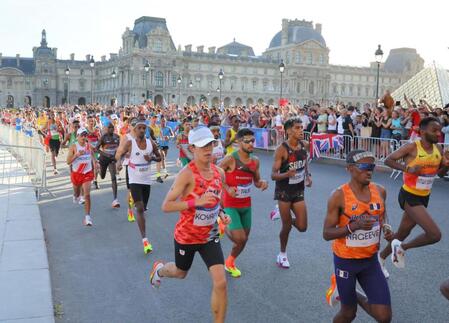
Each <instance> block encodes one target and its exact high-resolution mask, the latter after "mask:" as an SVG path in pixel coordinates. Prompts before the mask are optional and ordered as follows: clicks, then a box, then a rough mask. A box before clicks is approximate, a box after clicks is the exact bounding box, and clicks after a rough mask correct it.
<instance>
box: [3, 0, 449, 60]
mask: <svg viewBox="0 0 449 323" xmlns="http://www.w3.org/2000/svg"><path fill="white" fill-rule="evenodd" d="M444 3H445V2H444V1H436V0H426V1H416V0H409V1H404V0H394V1H392V0H389V1H386V0H377V1H362V0H358V1H356V0H334V1H331V0H327V1H324V0H312V1H310V0H309V1H302V0H288V1H287V0H285V1H283V0H279V1H266V0H259V1H244V0H226V1H215V0H190V1H185V0H184V1H174V0H158V1H153V0H126V1H117V0H109V1H106V0H0V53H2V54H3V56H15V55H16V54H20V55H21V56H23V57H32V48H33V46H39V43H40V38H41V31H42V29H44V28H45V29H46V31H47V41H48V46H49V47H57V48H58V58H60V59H68V58H69V56H70V54H71V53H75V58H76V59H84V58H85V56H86V55H87V54H92V55H94V57H95V59H96V60H100V57H101V56H102V55H107V57H109V53H116V52H118V50H119V48H120V47H121V45H122V40H121V36H122V34H123V32H124V31H125V29H126V27H129V28H130V29H132V28H133V25H134V20H136V19H137V18H139V17H141V16H152V17H162V18H165V19H166V21H167V26H168V29H169V31H170V34H171V36H172V39H173V42H174V43H175V45H176V47H178V45H181V46H182V48H184V46H185V45H188V44H192V45H193V49H194V50H196V46H200V45H204V47H205V50H207V47H210V46H216V47H220V46H223V45H225V44H227V43H230V42H232V40H233V38H235V39H236V41H238V42H240V43H243V44H246V45H249V46H252V47H253V49H254V51H255V53H256V55H261V54H262V53H263V51H264V50H265V49H267V48H268V46H269V43H270V41H271V39H272V38H273V36H274V35H275V34H276V33H277V32H278V31H280V30H281V24H282V19H283V18H287V19H299V20H302V19H305V20H309V21H313V22H314V23H321V24H322V25H323V27H322V34H323V36H324V39H325V40H326V44H327V47H328V48H329V49H330V54H329V57H330V63H331V64H338V65H351V66H368V65H369V62H372V61H374V52H375V50H376V49H377V45H378V44H381V46H382V49H383V51H384V53H385V55H384V60H385V59H386V58H387V56H388V52H389V51H390V50H391V49H393V48H399V47H412V48H416V49H417V51H418V53H419V54H420V55H421V57H423V58H424V60H425V64H426V65H429V64H431V63H432V62H434V61H435V62H436V63H437V64H438V65H441V66H443V67H445V68H449V49H448V46H449V33H448V32H447V29H448V28H447V23H446V21H447V7H448V6H449V5H448V4H446V5H445V4H444ZM445 23H446V24H445ZM440 38H443V39H442V40H441V39H440Z"/></svg>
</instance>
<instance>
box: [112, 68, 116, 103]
mask: <svg viewBox="0 0 449 323" xmlns="http://www.w3.org/2000/svg"><path fill="white" fill-rule="evenodd" d="M111 76H112V105H113V106H115V78H116V77H117V73H115V70H112V73H111Z"/></svg>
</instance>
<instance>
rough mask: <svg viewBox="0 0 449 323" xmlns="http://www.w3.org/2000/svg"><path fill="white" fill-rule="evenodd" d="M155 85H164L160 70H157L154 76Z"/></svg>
mask: <svg viewBox="0 0 449 323" xmlns="http://www.w3.org/2000/svg"><path fill="white" fill-rule="evenodd" d="M155 82H156V86H164V74H163V73H162V72H160V71H159V72H157V73H156V76H155Z"/></svg>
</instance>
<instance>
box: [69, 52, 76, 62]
mask: <svg viewBox="0 0 449 323" xmlns="http://www.w3.org/2000/svg"><path fill="white" fill-rule="evenodd" d="M70 60H71V61H74V60H75V54H74V53H72V54H70Z"/></svg>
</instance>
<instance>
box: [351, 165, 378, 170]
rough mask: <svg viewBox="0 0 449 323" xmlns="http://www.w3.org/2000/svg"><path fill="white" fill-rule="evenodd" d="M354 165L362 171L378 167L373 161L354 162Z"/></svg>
mask: <svg viewBox="0 0 449 323" xmlns="http://www.w3.org/2000/svg"><path fill="white" fill-rule="evenodd" d="M352 165H354V166H356V167H357V168H358V169H359V170H362V171H373V170H374V168H376V164H371V163H353V164H352Z"/></svg>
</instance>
